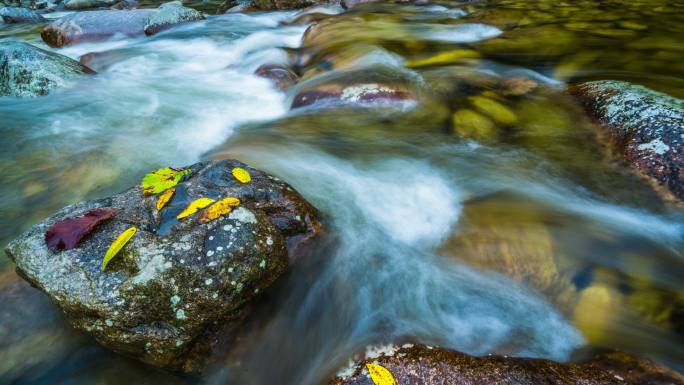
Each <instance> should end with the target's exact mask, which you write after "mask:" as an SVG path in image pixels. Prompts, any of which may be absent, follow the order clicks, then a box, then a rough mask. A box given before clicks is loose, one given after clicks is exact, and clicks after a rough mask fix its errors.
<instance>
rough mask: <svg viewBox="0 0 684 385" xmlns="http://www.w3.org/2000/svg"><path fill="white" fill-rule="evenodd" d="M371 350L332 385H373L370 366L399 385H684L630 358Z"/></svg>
mask: <svg viewBox="0 0 684 385" xmlns="http://www.w3.org/2000/svg"><path fill="white" fill-rule="evenodd" d="M375 351H376V353H375V354H374V352H373V351H369V354H368V355H367V356H366V357H365V358H364V359H362V360H360V361H358V362H357V363H355V364H353V366H352V367H350V368H346V369H345V370H343V371H341V372H339V373H338V376H337V377H336V378H335V379H334V380H333V381H331V382H330V384H331V385H373V384H374V383H373V381H372V380H371V378H370V376H369V372H368V368H367V367H366V364H377V365H381V366H383V367H384V368H385V369H387V370H388V371H389V372H390V373H391V374H392V375H393V376H394V378H395V379H396V383H398V384H412V385H437V384H440V385H441V384H482V385H484V384H501V385H504V384H510V385H538V384H549V385H553V384H558V385H560V384H583V385H599V384H600V385H604V384H605V385H608V384H633V385H644V384H650V385H674V384H684V377H682V376H681V375H680V374H678V373H675V372H673V371H670V370H668V369H666V368H663V367H661V366H659V365H657V364H655V363H653V362H651V361H649V360H646V359H642V358H638V357H635V356H632V355H629V354H626V353H618V352H614V353H604V354H599V355H597V356H595V357H594V358H592V359H590V360H588V361H584V362H581V363H569V364H564V363H558V362H554V361H549V360H540V359H528V358H513V357H500V356H486V357H473V356H470V355H467V354H464V353H460V352H457V351H454V350H448V349H442V348H432V347H428V346H424V345H412V344H406V345H404V346H403V347H398V346H383V347H380V348H379V349H376V350H375Z"/></svg>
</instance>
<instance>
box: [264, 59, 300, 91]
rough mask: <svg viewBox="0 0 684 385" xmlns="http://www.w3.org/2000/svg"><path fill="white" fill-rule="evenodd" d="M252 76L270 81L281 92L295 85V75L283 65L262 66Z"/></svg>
mask: <svg viewBox="0 0 684 385" xmlns="http://www.w3.org/2000/svg"><path fill="white" fill-rule="evenodd" d="M254 74H255V75H257V76H259V77H262V78H266V79H269V80H272V81H273V82H274V83H275V85H276V87H278V88H279V89H281V90H286V89H288V88H290V87H292V86H293V85H295V84H296V83H297V74H295V73H294V72H293V71H292V70H291V69H289V68H288V67H286V66H284V65H278V64H264V65H262V66H260V67H259V68H257V69H256V71H254Z"/></svg>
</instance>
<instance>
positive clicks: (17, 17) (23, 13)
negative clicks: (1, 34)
mask: <svg viewBox="0 0 684 385" xmlns="http://www.w3.org/2000/svg"><path fill="white" fill-rule="evenodd" d="M0 17H1V18H2V21H4V22H5V23H8V24H11V23H40V22H41V21H45V18H43V16H41V15H40V14H39V13H38V12H36V11H34V10H31V9H28V8H21V7H4V8H0Z"/></svg>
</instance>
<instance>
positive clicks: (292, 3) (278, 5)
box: [251, 0, 316, 11]
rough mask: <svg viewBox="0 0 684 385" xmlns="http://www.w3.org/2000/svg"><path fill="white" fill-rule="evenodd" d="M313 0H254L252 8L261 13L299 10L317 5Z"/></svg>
mask: <svg viewBox="0 0 684 385" xmlns="http://www.w3.org/2000/svg"><path fill="white" fill-rule="evenodd" d="M315 4H316V1H313V0H252V3H251V5H252V7H254V8H256V9H257V10H260V11H273V10H282V9H298V8H306V7H308V6H311V5H315Z"/></svg>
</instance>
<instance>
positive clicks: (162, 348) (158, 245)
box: [6, 161, 320, 371]
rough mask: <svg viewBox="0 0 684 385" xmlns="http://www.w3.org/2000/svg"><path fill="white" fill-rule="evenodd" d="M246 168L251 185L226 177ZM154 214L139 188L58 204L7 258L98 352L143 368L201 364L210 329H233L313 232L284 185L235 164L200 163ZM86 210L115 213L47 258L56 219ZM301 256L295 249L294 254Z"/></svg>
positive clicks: (301, 204)
mask: <svg viewBox="0 0 684 385" xmlns="http://www.w3.org/2000/svg"><path fill="white" fill-rule="evenodd" d="M233 167H244V168H247V169H248V170H249V172H250V173H251V175H252V181H251V182H250V183H247V184H242V183H240V182H238V181H236V180H235V179H234V177H233V176H232V174H231V170H232V168H233ZM191 169H192V173H191V174H190V175H189V176H188V177H186V179H187V180H185V181H182V182H181V183H179V184H178V185H177V186H176V193H175V195H174V197H173V199H172V200H171V202H170V203H169V204H168V205H167V206H166V207H165V208H163V209H162V210H161V211H160V212H157V210H156V201H157V198H158V195H152V196H147V197H143V196H142V189H141V187H140V186H137V187H134V188H131V189H130V190H127V191H125V192H123V193H121V194H118V195H115V196H112V197H110V198H105V199H100V200H95V201H89V202H82V203H78V204H75V205H72V206H68V207H65V208H64V209H62V210H61V211H59V212H58V213H57V214H55V215H53V216H52V217H50V218H48V219H46V220H45V221H44V222H42V223H40V224H38V225H35V226H33V227H32V228H31V229H30V230H29V231H27V232H26V233H25V234H23V235H22V236H21V237H19V238H18V239H17V240H15V241H13V242H11V243H10V244H9V245H8V247H7V250H6V252H7V254H8V255H9V256H10V258H11V259H13V260H14V261H15V263H16V265H17V271H18V272H19V274H20V275H21V276H22V277H24V278H25V279H26V280H28V281H29V282H31V283H32V284H33V285H35V286H36V287H38V288H39V289H40V290H42V291H44V292H45V293H46V294H47V295H48V296H49V297H50V298H51V300H52V301H53V302H54V303H56V304H57V305H58V306H59V307H60V308H61V309H62V310H63V311H64V313H65V314H66V315H67V317H68V318H69V320H70V322H71V323H72V324H73V325H74V326H75V327H76V328H77V329H80V330H84V331H87V332H89V333H91V334H92V335H93V336H95V338H96V339H97V340H98V341H99V342H100V343H101V344H102V345H104V346H105V347H108V348H110V349H112V350H115V351H117V352H120V353H123V354H126V355H129V356H132V357H134V358H137V359H140V360H142V361H144V362H147V363H150V364H152V365H156V366H160V367H165V368H173V369H184V370H187V371H193V370H196V369H198V368H199V367H201V361H202V358H203V357H202V355H203V354H205V353H206V351H207V349H208V348H207V344H210V343H212V340H211V338H210V336H209V335H210V334H211V332H213V331H214V330H215V329H217V328H218V326H217V325H220V326H221V327H223V326H225V325H229V326H230V325H234V324H236V323H239V320H241V319H242V318H243V317H244V316H245V315H246V314H245V308H246V305H247V304H248V303H249V302H250V301H251V300H252V299H253V298H255V297H257V296H258V294H259V293H260V292H261V291H263V290H264V289H266V288H267V287H269V286H270V285H271V284H272V283H273V282H274V281H275V280H276V279H277V278H278V277H279V276H280V275H281V274H282V273H283V272H284V271H285V269H286V268H287V266H288V262H289V260H288V251H292V250H297V249H299V247H301V244H302V243H303V242H308V240H310V239H311V237H312V236H313V235H315V234H316V233H317V231H318V229H319V228H320V223H319V222H318V219H317V211H316V210H315V208H313V206H311V205H310V204H308V203H307V202H306V201H305V200H304V199H303V198H302V197H301V196H300V195H299V194H298V193H297V192H296V191H294V190H293V189H292V188H290V187H289V186H288V185H287V184H285V183H284V182H282V181H280V180H278V179H277V178H274V177H271V176H269V175H267V174H265V173H263V172H261V171H258V170H255V169H252V168H249V167H247V166H246V165H244V164H242V163H240V162H237V161H218V162H211V163H199V164H196V165H193V166H191ZM228 196H233V197H237V198H239V199H240V201H241V205H240V206H239V207H238V208H236V209H234V210H233V211H232V212H231V213H230V214H229V215H226V216H223V217H220V218H219V219H217V220H214V221H212V222H209V223H206V224H199V223H198V222H197V220H198V218H199V216H200V214H199V213H198V214H195V215H193V216H190V217H188V218H186V219H184V220H182V221H180V222H179V221H178V220H177V219H176V215H177V214H178V213H179V212H180V211H182V210H183V209H184V208H185V207H186V206H187V205H188V204H189V203H190V202H191V201H193V200H195V199H198V198H202V197H207V198H213V199H216V200H218V199H220V198H224V197H228ZM94 208H116V209H117V210H118V211H117V213H116V214H115V215H114V217H113V218H112V219H110V220H109V221H107V222H104V223H102V224H100V225H99V226H98V227H97V228H95V230H94V231H93V233H91V234H90V235H89V236H87V237H86V238H85V239H83V240H82V242H81V243H80V244H79V246H78V247H77V248H75V249H71V250H65V251H58V252H55V251H52V250H49V249H48V248H47V246H46V244H45V240H44V233H45V231H46V230H47V229H48V228H49V227H50V226H51V225H52V224H54V223H55V222H57V221H59V220H62V219H65V218H67V217H73V216H78V215H82V214H84V213H85V212H87V211H89V210H92V209H94ZM130 226H136V227H137V228H138V231H137V233H136V234H135V236H134V237H133V238H132V239H131V241H130V242H129V243H128V244H127V245H126V247H125V248H124V250H123V251H122V252H121V253H120V254H119V255H118V256H116V257H115V258H114V259H113V260H112V261H111V262H110V263H109V265H108V266H107V269H106V270H104V271H103V270H102V269H101V267H100V265H101V261H102V258H103V256H104V254H105V252H106V250H107V249H108V247H109V245H110V244H111V242H112V241H113V240H114V239H115V238H116V237H117V236H118V235H119V234H120V233H121V232H123V231H124V230H125V229H127V228H128V227H130ZM299 250H301V249H299Z"/></svg>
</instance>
